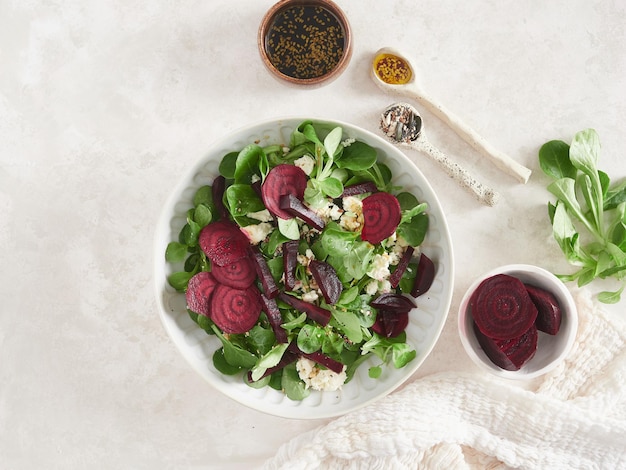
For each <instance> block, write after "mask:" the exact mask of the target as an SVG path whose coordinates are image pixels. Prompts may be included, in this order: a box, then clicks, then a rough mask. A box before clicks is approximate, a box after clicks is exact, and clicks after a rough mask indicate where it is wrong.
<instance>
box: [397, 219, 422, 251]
mask: <svg viewBox="0 0 626 470" xmlns="http://www.w3.org/2000/svg"><path fill="white" fill-rule="evenodd" d="M428 226H429V218H428V214H426V213H425V212H422V213H420V214H418V215H416V216H415V217H412V218H411V220H410V221H408V222H404V223H401V224H400V225H399V226H398V228H397V229H396V233H397V234H398V235H399V236H401V237H402V238H404V240H406V242H407V243H408V244H409V245H411V246H419V245H421V244H422V242H423V241H424V239H425V238H426V233H427V232H428Z"/></svg>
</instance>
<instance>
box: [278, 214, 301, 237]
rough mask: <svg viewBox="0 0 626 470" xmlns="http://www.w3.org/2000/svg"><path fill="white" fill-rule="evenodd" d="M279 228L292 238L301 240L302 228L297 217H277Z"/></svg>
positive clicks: (284, 234) (283, 233)
mask: <svg viewBox="0 0 626 470" xmlns="http://www.w3.org/2000/svg"><path fill="white" fill-rule="evenodd" d="M276 220H277V221H278V230H279V231H280V233H281V234H282V235H283V236H285V237H286V238H288V239H290V240H300V228H299V227H298V221H297V220H296V219H282V218H280V217H277V218H276Z"/></svg>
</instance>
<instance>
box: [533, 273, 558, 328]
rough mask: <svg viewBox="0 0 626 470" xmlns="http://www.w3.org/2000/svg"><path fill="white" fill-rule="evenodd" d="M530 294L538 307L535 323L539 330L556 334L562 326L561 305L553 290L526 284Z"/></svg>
mask: <svg viewBox="0 0 626 470" xmlns="http://www.w3.org/2000/svg"><path fill="white" fill-rule="evenodd" d="M525 286H526V290H527V291H528V295H530V298H531V300H532V301H533V303H534V304H535V307H537V319H536V320H535V325H536V326H537V329H538V330H539V331H543V332H544V333H548V334H549V335H555V334H557V333H558V332H559V329H560V328H561V317H562V314H561V306H560V305H559V301H558V300H557V299H556V297H555V296H554V294H552V292H548V291H547V290H545V289H542V288H541V287H537V286H533V285H530V284H525Z"/></svg>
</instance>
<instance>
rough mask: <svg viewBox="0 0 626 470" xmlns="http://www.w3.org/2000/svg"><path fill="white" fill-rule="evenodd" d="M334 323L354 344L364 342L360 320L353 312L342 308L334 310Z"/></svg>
mask: <svg viewBox="0 0 626 470" xmlns="http://www.w3.org/2000/svg"><path fill="white" fill-rule="evenodd" d="M331 312H332V322H333V324H334V325H336V326H337V327H338V328H339V330H341V332H342V333H343V334H344V335H346V337H347V338H348V339H349V340H350V341H352V342H353V343H360V342H361V341H363V331H362V330H361V322H360V321H359V318H358V317H357V316H356V315H355V314H354V313H353V312H351V311H349V310H345V309H342V308H332V310H331Z"/></svg>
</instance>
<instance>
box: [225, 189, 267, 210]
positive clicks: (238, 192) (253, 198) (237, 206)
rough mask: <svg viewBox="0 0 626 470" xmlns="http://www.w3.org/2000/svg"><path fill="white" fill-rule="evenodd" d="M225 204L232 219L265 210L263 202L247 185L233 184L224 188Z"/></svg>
mask: <svg viewBox="0 0 626 470" xmlns="http://www.w3.org/2000/svg"><path fill="white" fill-rule="evenodd" d="M225 199H226V203H227V204H228V210H229V212H230V213H231V214H232V215H233V216H234V217H241V216H245V215H247V214H249V213H251V212H259V211H262V210H263V209H265V205H264V204H263V201H262V200H261V198H260V197H259V196H258V194H257V193H256V191H255V190H254V189H252V186H250V185H249V184H233V185H230V186H229V187H228V188H226V197H225Z"/></svg>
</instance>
